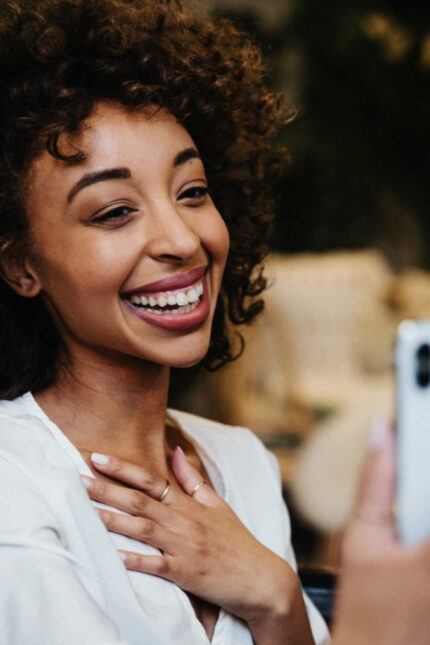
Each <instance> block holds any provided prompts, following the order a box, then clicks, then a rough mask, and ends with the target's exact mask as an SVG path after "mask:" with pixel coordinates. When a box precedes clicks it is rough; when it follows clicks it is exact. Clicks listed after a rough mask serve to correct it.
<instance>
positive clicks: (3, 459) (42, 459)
mask: <svg viewBox="0 0 430 645" xmlns="http://www.w3.org/2000/svg"><path fill="white" fill-rule="evenodd" d="M61 453H62V451H61V449H60V448H59V446H58V443H57V441H56V440H55V438H54V437H53V436H52V433H51V432H50V431H49V429H48V428H47V427H46V425H45V423H44V420H43V419H42V418H41V417H40V416H39V415H38V414H37V409H36V410H33V409H32V406H31V405H29V399H28V397H27V395H24V396H22V397H19V398H18V399H14V400H13V401H0V468H2V467H3V465H4V464H5V463H8V465H9V466H11V467H12V466H13V467H14V468H15V469H17V470H20V471H22V472H25V473H27V474H30V473H32V474H33V475H36V476H40V477H41V478H42V479H44V477H45V476H46V474H47V466H49V464H51V465H52V466H55V465H56V464H58V463H59V462H61V461H62V454H61ZM48 470H49V468H48Z"/></svg>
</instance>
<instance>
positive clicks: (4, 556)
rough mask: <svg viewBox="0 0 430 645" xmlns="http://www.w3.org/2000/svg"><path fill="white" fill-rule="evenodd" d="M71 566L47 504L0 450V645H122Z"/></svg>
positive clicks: (115, 629)
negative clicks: (5, 644)
mask: <svg viewBox="0 0 430 645" xmlns="http://www.w3.org/2000/svg"><path fill="white" fill-rule="evenodd" d="M76 565H79V563H76V562H75V561H74V556H73V555H72V554H71V553H70V552H69V551H67V549H66V548H65V544H63V543H62V540H61V531H60V528H59V526H58V524H57V520H56V518H55V516H54V513H53V511H52V510H51V508H50V505H49V500H47V499H44V497H43V495H42V494H41V491H40V489H38V486H37V484H36V483H35V481H33V480H32V479H31V478H30V477H28V476H27V475H26V473H25V472H23V470H22V469H21V468H20V467H19V465H17V464H16V463H14V460H13V459H12V460H11V459H10V458H8V456H7V455H6V456H5V455H4V453H2V451H1V450H0V571H1V584H0V625H1V638H0V640H1V642H3V643H8V645H28V644H29V643H32V645H127V644H126V642H125V641H124V640H122V639H121V635H120V633H119V630H118V628H117V627H116V626H115V625H114V623H113V622H112V621H111V620H110V618H109V617H108V616H107V615H106V613H105V612H104V611H103V609H102V608H101V607H100V606H99V605H98V604H97V603H96V602H95V600H94V599H93V597H92V596H91V595H90V594H89V593H88V591H87V590H86V588H85V587H84V585H83V584H82V582H81V581H80V579H79V576H78V574H77V570H78V569H79V566H76Z"/></svg>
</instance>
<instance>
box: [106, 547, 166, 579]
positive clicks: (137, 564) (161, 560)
mask: <svg viewBox="0 0 430 645" xmlns="http://www.w3.org/2000/svg"><path fill="white" fill-rule="evenodd" d="M119 554H120V556H121V558H122V560H123V562H124V564H125V566H126V567H127V569H130V570H132V571H142V572H143V573H149V574H151V575H153V576H158V577H159V578H164V579H165V580H171V581H173V580H174V577H175V572H174V565H173V560H172V558H171V557H169V556H168V555H143V554H142V553H135V552H134V551H122V550H121V551H119Z"/></svg>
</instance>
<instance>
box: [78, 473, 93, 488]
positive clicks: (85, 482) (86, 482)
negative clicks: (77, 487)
mask: <svg viewBox="0 0 430 645" xmlns="http://www.w3.org/2000/svg"><path fill="white" fill-rule="evenodd" d="M81 479H82V483H83V485H84V486H85V488H86V489H87V490H88V489H89V488H91V486H92V485H93V482H92V481H91V479H90V477H86V476H85V475H81Z"/></svg>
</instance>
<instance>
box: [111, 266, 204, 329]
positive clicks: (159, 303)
mask: <svg viewBox="0 0 430 645" xmlns="http://www.w3.org/2000/svg"><path fill="white" fill-rule="evenodd" d="M207 279H208V278H207V266H205V267H199V268H197V269H192V270H191V271H187V272H185V273H180V274H177V275H175V276H171V277H169V278H165V279H163V280H157V281H156V282H151V283H150V284H147V285H145V286H142V287H140V288H138V289H135V290H134V291H132V292H129V293H128V294H124V296H123V301H124V303H125V304H126V305H127V306H128V307H129V308H130V309H131V310H132V311H133V313H134V314H135V315H137V316H138V317H139V318H141V319H142V320H144V321H145V322H147V323H149V324H150V325H154V326H155V327H159V328H161V329H165V330H167V331H173V332H189V331H193V330H194V329H197V328H198V327H200V326H201V325H202V324H203V323H204V322H205V321H206V319H207V318H208V316H209V312H210V297H209V289H208V283H207Z"/></svg>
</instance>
